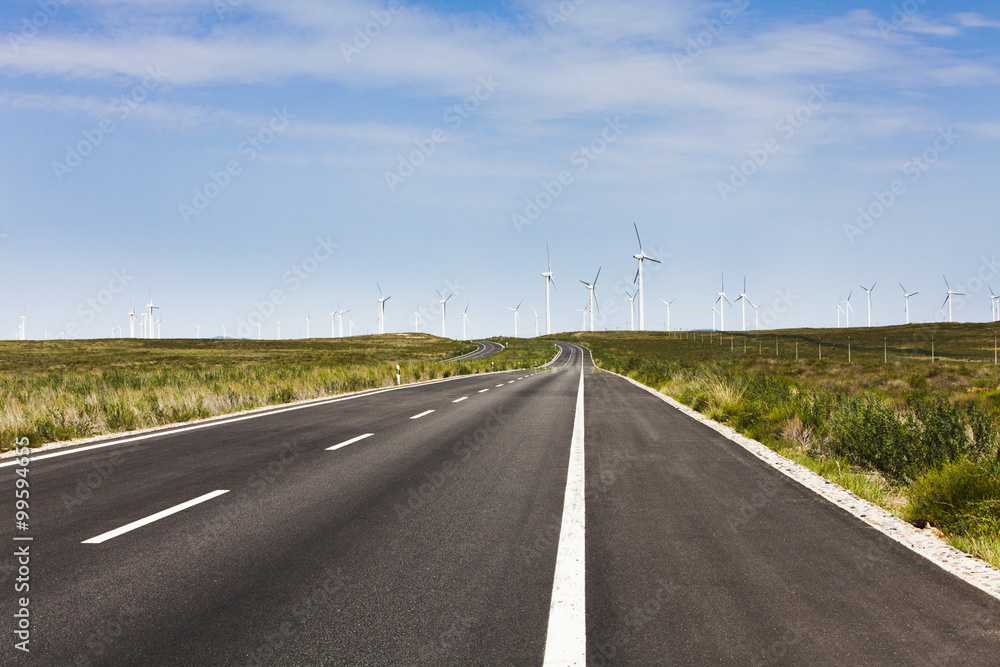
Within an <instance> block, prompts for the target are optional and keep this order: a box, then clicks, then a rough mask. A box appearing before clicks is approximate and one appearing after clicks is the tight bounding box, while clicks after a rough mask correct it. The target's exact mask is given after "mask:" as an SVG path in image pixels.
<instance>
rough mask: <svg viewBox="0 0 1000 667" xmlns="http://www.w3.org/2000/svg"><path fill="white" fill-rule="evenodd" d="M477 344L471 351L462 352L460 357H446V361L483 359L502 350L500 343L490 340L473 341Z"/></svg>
mask: <svg viewBox="0 0 1000 667" xmlns="http://www.w3.org/2000/svg"><path fill="white" fill-rule="evenodd" d="M475 343H476V345H477V346H478V347H477V348H476V349H475V350H473V351H472V352H468V353H466V354H463V355H462V356H460V357H455V358H454V359H448V361H468V360H469V359H485V358H486V357H492V356H493V355H494V354H496V353H498V352H501V351H503V345H501V344H500V343H494V342H492V341H488V340H484V341H475Z"/></svg>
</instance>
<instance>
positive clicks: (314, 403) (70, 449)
mask: <svg viewBox="0 0 1000 667" xmlns="http://www.w3.org/2000/svg"><path fill="white" fill-rule="evenodd" d="M506 372H507V371H495V372H490V373H473V374H470V375H455V376H453V377H449V378H438V379H436V380H425V381H423V382H412V383H410V384H404V385H400V386H397V387H386V388H384V389H375V390H371V391H365V392H361V393H356V394H349V395H346V396H332V397H331V396H327V397H323V398H314V399H309V400H308V401H306V402H303V403H299V404H297V405H291V406H288V407H286V408H274V407H272V406H266V407H263V408H254V409H253V410H252V411H248V412H247V413H245V414H240V413H236V415H216V416H214V417H208V418H207V419H206V420H205V421H204V422H194V423H191V422H188V423H189V424H191V425H190V426H166V427H156V430H154V431H150V432H148V433H143V434H142V435H136V436H129V437H126V438H121V439H116V440H112V441H110V442H99V443H96V444H93V445H86V446H84V447H74V446H73V445H70V444H64V445H62V446H63V447H65V449H59V450H57V451H54V452H51V453H49V454H38V455H35V454H29V458H30V460H31V461H32V463H33V462H35V461H42V460H44V459H50V458H53V457H55V456H66V455H68V454H76V453H77V452H86V451H90V450H92V449H100V448H102V447H112V446H114V445H125V444H128V443H130V442H139V441H142V440H149V439H150V438H159V437H165V436H170V435H175V434H177V433H187V432H188V431H196V430H199V429H203V428H211V427H213V426H221V425H223V424H234V423H236V422H241V421H246V420H248V419H259V418H261V417H268V416H270V415H277V414H281V413H283V412H292V411H293V410H305V409H306V408H315V407H319V406H323V405H330V404H332V403H340V402H341V401H353V400H354V399H357V398H365V397H367V396H376V395H378V394H384V393H386V392H390V391H399V390H400V389H411V388H413V387H423V386H428V385H432V384H440V383H442V382H454V381H455V380H467V379H469V378H475V377H483V376H486V375H500V374H501V373H506ZM181 423H182V424H183V423H184V422H181ZM99 437H106V438H117V437H118V436H116V435H114V434H105V435H103V436H99ZM46 444H48V445H52V444H55V443H46ZM10 458H11V460H10V461H5V462H4V463H0V468H7V467H9V466H14V465H17V464H18V460H19V459H20V458H22V457H15V456H13V455H12V454H11V455H10Z"/></svg>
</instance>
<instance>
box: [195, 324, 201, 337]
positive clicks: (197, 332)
mask: <svg viewBox="0 0 1000 667" xmlns="http://www.w3.org/2000/svg"><path fill="white" fill-rule="evenodd" d="M194 338H195V340H198V339H200V338H201V325H200V324H198V325H196V326H195V328H194Z"/></svg>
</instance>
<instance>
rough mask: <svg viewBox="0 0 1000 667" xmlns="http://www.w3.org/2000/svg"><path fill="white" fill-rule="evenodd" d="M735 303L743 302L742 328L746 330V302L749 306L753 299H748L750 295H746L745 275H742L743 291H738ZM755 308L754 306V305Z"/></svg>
mask: <svg viewBox="0 0 1000 667" xmlns="http://www.w3.org/2000/svg"><path fill="white" fill-rule="evenodd" d="M736 301H737V303H739V302H740V301H742V302H743V306H742V308H743V330H744V331H746V330H747V303H749V304H750V305H751V306H753V305H754V303H753V301H750V297H748V296H747V277H746V276H743V291H742V292H740V296H739V298H737V299H736ZM754 308H756V306H754Z"/></svg>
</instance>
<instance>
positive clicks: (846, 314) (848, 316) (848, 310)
mask: <svg viewBox="0 0 1000 667" xmlns="http://www.w3.org/2000/svg"><path fill="white" fill-rule="evenodd" d="M852 296H854V290H851V291H850V293H849V294H848V295H847V301H845V302H844V317H845V318H846V325H847V328H848V329H850V328H851V311H853V310H854V306H852V305H851V297H852Z"/></svg>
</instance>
